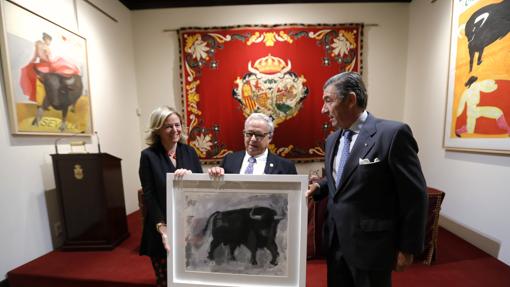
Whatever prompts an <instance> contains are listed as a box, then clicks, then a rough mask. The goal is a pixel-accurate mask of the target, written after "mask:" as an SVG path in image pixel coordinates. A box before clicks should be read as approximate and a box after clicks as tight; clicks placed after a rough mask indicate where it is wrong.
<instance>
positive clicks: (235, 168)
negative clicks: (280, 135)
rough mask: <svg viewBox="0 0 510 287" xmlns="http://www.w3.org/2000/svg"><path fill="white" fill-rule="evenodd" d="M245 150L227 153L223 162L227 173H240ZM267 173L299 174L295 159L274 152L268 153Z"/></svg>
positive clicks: (222, 165) (265, 171)
mask: <svg viewBox="0 0 510 287" xmlns="http://www.w3.org/2000/svg"><path fill="white" fill-rule="evenodd" d="M245 154H246V152H245V151H238V152H235V153H230V154H227V155H226V156H225V157H224V158H223V161H222V162H221V165H220V166H221V167H222V168H223V169H224V170H225V173H239V172H240V171H241V166H242V164H243V159H244V155H245ZM264 173H265V174H297V170H296V165H295V164H294V162H293V161H291V160H288V159H285V158H283V157H279V156H277V155H275V154H274V153H271V152H268V153H267V161H266V167H265V169H264Z"/></svg>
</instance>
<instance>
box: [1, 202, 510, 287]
mask: <svg viewBox="0 0 510 287" xmlns="http://www.w3.org/2000/svg"><path fill="white" fill-rule="evenodd" d="M128 225H129V231H130V233H131V236H130V237H129V238H128V239H126V240H125V241H123V242H122V243H121V244H120V245H119V246H117V247H116V248H115V249H114V250H113V251H93V252H83V251H81V252H69V251H66V252H64V251H53V252H50V253H48V254H46V255H44V256H41V257H39V258H37V259H35V260H33V261H31V262H29V263H27V264H25V265H22V266H20V267H18V268H16V269H14V270H12V271H10V272H9V273H8V274H7V279H8V281H9V285H10V287H103V286H108V287H121V286H128V287H129V286H137V287H145V286H154V284H155V279H154V273H153V271H152V267H151V265H150V260H149V259H148V257H146V256H138V244H139V240H140V233H141V224H140V214H139V213H138V212H135V213H132V214H130V215H129V216H128ZM325 267H326V265H325V263H324V261H322V260H311V261H308V265H307V278H306V279H307V280H306V282H307V286H309V287H325V286H326V280H325V278H326V268H325ZM393 283H394V284H393V286H395V287H407V286H413V287H431V286H433V287H447V286H448V287H455V286H462V287H478V286H491V287H500V286H501V287H508V286H510V267H509V266H507V265H505V264H503V263H501V262H500V261H498V260H497V259H494V258H493V257H490V256H489V255H488V254H486V253H484V252H482V251H480V250H479V249H477V248H476V247H474V246H472V245H470V244H468V243H466V242H465V241H463V240H462V239H460V238H458V237H457V236H455V235H453V234H452V233H450V232H448V231H446V230H444V229H440V231H439V250H438V256H437V261H436V262H434V263H433V264H432V266H426V265H423V264H421V263H416V264H414V265H413V266H412V267H411V268H410V269H409V270H407V271H406V272H402V273H393Z"/></svg>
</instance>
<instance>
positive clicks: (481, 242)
mask: <svg viewBox="0 0 510 287" xmlns="http://www.w3.org/2000/svg"><path fill="white" fill-rule="evenodd" d="M439 225H440V226H441V227H443V228H444V229H446V230H448V231H450V232H451V233H453V234H455V235H457V236H459V237H460V238H462V239H464V240H466V241H467V242H469V243H471V244H472V245H474V246H476V247H478V248H480V249H481V250H483V251H485V252H487V253H488V254H489V255H491V256H492V257H494V258H498V255H499V251H500V249H501V242H500V241H498V240H496V239H494V238H490V237H489V236H488V235H486V234H483V233H482V232H480V231H478V230H473V229H472V228H469V227H467V226H465V225H462V224H460V223H458V222H455V221H453V220H452V219H450V218H448V217H446V216H444V215H441V216H440V217H439Z"/></svg>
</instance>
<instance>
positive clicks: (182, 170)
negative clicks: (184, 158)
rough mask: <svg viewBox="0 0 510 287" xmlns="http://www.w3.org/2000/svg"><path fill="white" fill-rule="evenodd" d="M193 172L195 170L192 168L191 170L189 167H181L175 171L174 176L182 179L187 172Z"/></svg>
mask: <svg viewBox="0 0 510 287" xmlns="http://www.w3.org/2000/svg"><path fill="white" fill-rule="evenodd" d="M192 173H193V172H192V171H191V170H189V169H185V168H179V169H177V170H176V171H174V176H175V177H176V178H177V179H182V177H183V176H185V175H186V174H192Z"/></svg>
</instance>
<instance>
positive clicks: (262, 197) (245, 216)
mask: <svg viewBox="0 0 510 287" xmlns="http://www.w3.org/2000/svg"><path fill="white" fill-rule="evenodd" d="M186 202H187V203H188V204H187V206H186V209H185V211H186V212H188V214H189V216H190V218H191V220H190V228H189V231H190V233H189V234H186V237H187V238H188V239H187V244H191V243H192V244H193V246H190V247H188V248H187V249H188V250H190V252H188V253H187V254H186V269H187V270H188V271H210V272H223V273H225V272H235V273H243V274H260V273H263V274H272V275H286V272H287V268H286V264H287V254H286V253H287V252H286V242H287V224H288V220H287V212H286V209H287V205H288V200H287V195H286V194H279V195H274V194H271V195H268V194H245V193H222V194H211V193H192V194H188V195H186ZM254 204H256V205H254ZM202 212H208V214H209V215H208V216H207V213H206V214H205V216H202ZM204 223H205V225H204ZM197 237H199V238H201V239H202V243H201V244H197V242H198V240H197Z"/></svg>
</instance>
